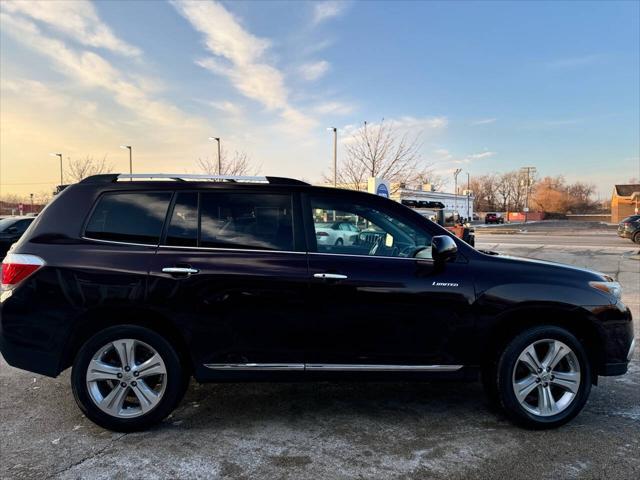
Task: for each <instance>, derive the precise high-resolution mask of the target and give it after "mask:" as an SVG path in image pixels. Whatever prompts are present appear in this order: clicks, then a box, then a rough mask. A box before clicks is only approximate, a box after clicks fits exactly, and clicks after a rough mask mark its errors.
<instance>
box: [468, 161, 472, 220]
mask: <svg viewBox="0 0 640 480" xmlns="http://www.w3.org/2000/svg"><path fill="white" fill-rule="evenodd" d="M470 189H471V181H470V180H469V172H467V218H468V219H469V222H471V221H472V220H473V218H472V216H471V210H470V209H469V190H470Z"/></svg>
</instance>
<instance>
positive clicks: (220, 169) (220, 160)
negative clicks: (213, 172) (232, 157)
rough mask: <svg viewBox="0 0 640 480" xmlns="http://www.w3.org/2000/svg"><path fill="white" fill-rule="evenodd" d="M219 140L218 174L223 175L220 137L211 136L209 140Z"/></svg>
mask: <svg viewBox="0 0 640 480" xmlns="http://www.w3.org/2000/svg"><path fill="white" fill-rule="evenodd" d="M214 140H215V141H216V142H218V175H222V158H221V156H220V137H209V141H211V142H213V141H214Z"/></svg>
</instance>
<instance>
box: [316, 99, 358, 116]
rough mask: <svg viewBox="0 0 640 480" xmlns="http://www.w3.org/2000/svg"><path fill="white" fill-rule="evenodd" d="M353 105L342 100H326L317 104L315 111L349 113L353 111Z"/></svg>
mask: <svg viewBox="0 0 640 480" xmlns="http://www.w3.org/2000/svg"><path fill="white" fill-rule="evenodd" d="M353 110H354V108H353V106H352V105H347V104H345V103H341V102H326V103H321V104H319V105H316V106H315V108H314V111H315V112H317V113H319V114H320V115H348V114H350V113H351V112H353Z"/></svg>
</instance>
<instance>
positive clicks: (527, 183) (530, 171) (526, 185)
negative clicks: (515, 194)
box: [520, 167, 536, 223]
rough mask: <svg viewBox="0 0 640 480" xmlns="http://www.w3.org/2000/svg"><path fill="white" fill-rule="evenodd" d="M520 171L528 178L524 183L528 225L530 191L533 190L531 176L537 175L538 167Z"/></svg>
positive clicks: (524, 168)
mask: <svg viewBox="0 0 640 480" xmlns="http://www.w3.org/2000/svg"><path fill="white" fill-rule="evenodd" d="M520 171H521V172H522V173H524V174H525V175H526V178H525V181H524V188H525V197H524V198H525V200H524V223H527V218H528V217H529V191H530V190H531V175H532V174H533V175H535V174H536V167H522V168H521V169H520Z"/></svg>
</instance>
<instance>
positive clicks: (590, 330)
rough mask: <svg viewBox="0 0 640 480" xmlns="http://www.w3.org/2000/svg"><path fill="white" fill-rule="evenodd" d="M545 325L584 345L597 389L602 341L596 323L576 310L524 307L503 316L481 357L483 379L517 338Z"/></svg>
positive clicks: (494, 327) (592, 379)
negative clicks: (566, 334) (555, 328)
mask: <svg viewBox="0 0 640 480" xmlns="http://www.w3.org/2000/svg"><path fill="white" fill-rule="evenodd" d="M542 325H546V326H556V327H560V328H564V329H566V330H568V331H569V332H570V333H571V334H573V335H574V336H575V337H576V338H577V339H578V340H579V341H580V343H582V344H583V346H584V348H585V350H586V352H587V355H588V356H589V361H590V363H591V365H592V368H591V382H592V383H593V384H594V385H597V383H598V371H599V368H600V366H601V365H602V362H603V357H602V352H603V345H602V339H601V336H600V334H599V333H598V329H597V327H596V325H595V323H594V322H593V321H592V320H591V319H589V318H588V312H586V311H583V310H580V309H576V308H575V307H573V308H563V307H559V306H548V307H521V308H517V309H513V310H511V311H509V312H506V313H504V314H502V315H500V316H499V317H498V318H497V319H496V321H495V323H494V324H493V325H492V327H491V328H490V329H489V331H488V332H487V337H486V338H487V342H486V344H485V347H486V348H484V351H483V353H482V357H481V369H482V371H483V376H486V375H487V373H488V371H491V370H492V369H493V368H494V367H495V365H496V363H497V360H498V357H499V355H500V353H501V352H502V351H503V350H504V348H505V347H506V345H507V344H508V343H509V342H510V341H511V340H512V339H513V338H514V337H516V336H517V335H518V334H520V333H522V332H523V331H525V330H527V329H529V328H532V327H537V326H542Z"/></svg>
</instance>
